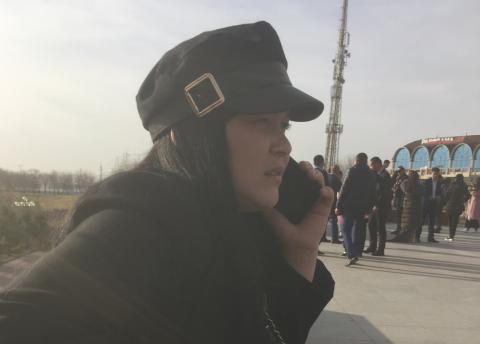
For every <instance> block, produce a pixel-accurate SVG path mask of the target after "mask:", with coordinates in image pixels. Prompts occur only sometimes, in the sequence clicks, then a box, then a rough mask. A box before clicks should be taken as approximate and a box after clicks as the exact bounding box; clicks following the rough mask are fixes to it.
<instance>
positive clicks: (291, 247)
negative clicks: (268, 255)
mask: <svg viewBox="0 0 480 344" xmlns="http://www.w3.org/2000/svg"><path fill="white" fill-rule="evenodd" d="M299 165H300V168H301V169H302V170H304V171H305V173H306V174H307V176H308V177H309V178H310V179H312V180H315V181H316V182H318V185H319V187H322V186H324V185H325V181H324V179H323V175H322V173H320V172H319V171H317V170H315V169H314V168H313V167H312V165H311V164H310V163H308V162H305V161H302V162H300V163H299ZM332 202H333V190H332V189H331V188H329V187H322V188H321V190H320V196H319V198H318V199H317V201H316V202H315V203H314V204H313V206H312V209H311V210H310V212H309V213H308V214H307V215H306V216H305V217H304V218H303V220H302V221H301V222H300V223H299V224H297V225H295V224H293V223H291V222H290V221H288V219H287V218H286V217H285V216H284V215H283V214H282V213H280V212H279V211H278V210H277V209H275V208H272V209H269V210H268V211H265V212H264V218H265V220H266V221H267V222H268V223H269V224H270V226H271V227H272V229H273V232H274V234H275V236H276V237H277V238H278V239H279V241H280V243H281V245H282V251H283V256H284V257H285V259H286V260H287V262H288V263H289V264H290V265H291V266H292V267H293V268H294V269H295V270H297V271H298V272H299V273H300V274H302V275H303V276H304V277H305V278H306V279H307V280H309V281H313V277H314V273H315V265H316V260H317V254H318V244H319V242H320V240H321V238H322V236H323V234H324V233H325V230H326V227H327V222H328V217H329V215H330V211H331V206H332Z"/></svg>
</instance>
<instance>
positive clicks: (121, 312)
mask: <svg viewBox="0 0 480 344" xmlns="http://www.w3.org/2000/svg"><path fill="white" fill-rule="evenodd" d="M286 66H287V62H286V59H285V56H284V54H283V50H282V47H281V44H280V41H279V39H278V36H277V34H276V32H275V31H274V29H273V28H272V27H271V26H270V25H269V24H268V23H265V22H259V23H255V24H248V25H240V26H233V27H228V28H223V29H219V30H215V31H210V32H205V33H202V34H200V35H198V36H196V37H194V38H192V39H190V40H188V41H185V42H183V43H181V44H180V45H178V46H176V47H175V48H173V49H172V50H170V51H169V52H167V53H166V54H165V55H164V56H163V57H162V59H160V61H159V62H158V63H157V64H156V66H155V67H154V68H153V70H152V71H151V72H150V74H149V75H148V76H147V78H146V80H145V81H144V83H143V84H142V86H141V88H140V91H139V94H138V95H137V106H138V110H139V113H140V117H141V119H142V122H143V125H144V127H145V128H146V129H147V130H148V131H149V132H150V135H151V136H152V140H153V142H154V145H153V148H152V150H151V151H150V153H149V154H148V156H147V157H146V159H145V160H144V161H143V162H142V163H141V164H140V165H139V166H138V168H137V169H136V170H135V171H130V172H126V173H120V174H118V175H115V176H112V177H110V178H108V179H107V180H105V181H102V182H101V183H99V184H97V185H96V186H95V187H93V188H92V189H91V190H89V192H87V194H86V195H85V196H84V197H83V199H82V200H81V202H80V203H79V204H78V205H77V207H76V209H75V211H74V212H73V215H72V217H71V221H70V223H69V225H68V226H67V228H66V230H65V234H66V237H65V239H64V240H63V241H62V242H61V243H60V244H59V245H58V246H57V247H56V248H55V249H54V250H53V251H52V252H50V253H49V254H47V255H46V256H45V257H44V258H43V259H42V260H41V261H40V262H39V263H38V264H36V265H35V266H34V267H33V269H32V270H31V271H30V272H29V273H28V274H27V275H25V276H23V277H22V278H21V279H18V280H17V281H15V283H13V284H12V285H11V286H9V288H8V289H7V290H6V291H5V292H4V293H3V294H1V295H0V301H1V302H0V338H2V342H3V340H4V341H5V342H6V343H30V342H35V343H49V344H52V343H284V342H286V343H289V344H290V343H304V342H305V340H306V337H307V334H308V330H309V328H310V326H311V325H312V324H313V322H314V321H315V319H316V318H317V316H318V315H319V313H320V312H321V310H322V309H323V308H324V307H325V305H326V304H327V303H328V301H329V300H330V299H331V297H332V295H333V287H334V282H333V279H332V278H331V275H330V273H329V272H328V271H327V270H326V268H325V266H324V265H323V264H322V263H321V262H320V261H318V260H317V249H318V242H319V241H320V238H321V237H322V235H323V232H324V230H325V226H326V223H327V220H328V215H329V212H330V206H331V202H332V199H333V194H332V191H331V189H329V188H323V189H322V190H321V192H320V197H319V199H318V200H317V202H316V203H315V204H314V205H313V206H312V209H311V210H310V212H309V213H308V214H307V215H306V216H305V218H304V219H303V220H302V221H301V222H300V223H299V224H296V225H294V224H292V223H290V222H289V221H288V220H287V219H286V218H285V217H284V216H283V215H282V214H280V213H279V212H278V211H276V209H274V206H275V204H276V203H277V201H278V199H279V193H278V187H279V185H280V183H281V181H282V175H283V172H284V170H285V167H286V166H287V163H288V161H289V155H290V151H291V146H290V143H289V141H288V140H287V138H286V137H285V131H286V130H287V128H288V126H289V120H297V121H307V120H311V119H314V118H316V117H318V116H319V115H320V113H321V112H322V110H323V104H322V103H321V102H319V101H318V100H316V99H314V98H312V97H310V96H308V95H306V94H305V93H303V92H301V91H300V90H298V89H296V88H294V87H293V86H292V85H291V83H290V81H289V79H288V75H287V73H286ZM302 166H303V168H304V170H305V173H306V174H307V175H308V176H309V178H311V179H313V180H317V181H318V182H319V183H321V177H320V176H318V175H317V174H315V172H314V170H313V168H312V166H310V165H308V164H302Z"/></svg>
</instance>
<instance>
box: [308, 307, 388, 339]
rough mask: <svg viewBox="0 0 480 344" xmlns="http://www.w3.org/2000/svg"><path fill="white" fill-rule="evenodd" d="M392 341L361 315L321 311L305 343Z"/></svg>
mask: <svg viewBox="0 0 480 344" xmlns="http://www.w3.org/2000/svg"><path fill="white" fill-rule="evenodd" d="M319 343H322V344H324V343H332V344H333V343H335V344H344V343H345V344H346V343H349V344H350V343H356V344H366V343H382V344H389V343H393V342H392V341H391V340H389V339H388V338H387V337H386V336H385V335H384V334H383V333H382V332H380V331H379V330H378V329H377V328H376V327H375V326H373V324H372V323H371V322H370V321H368V319H367V318H365V317H364V316H362V315H358V314H348V313H340V312H333V311H323V312H322V314H321V315H320V317H319V318H318V320H317V321H316V322H315V324H314V325H313V327H312V329H311V330H310V335H309V336H308V340H307V344H319Z"/></svg>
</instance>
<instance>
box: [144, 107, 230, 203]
mask: <svg viewBox="0 0 480 344" xmlns="http://www.w3.org/2000/svg"><path fill="white" fill-rule="evenodd" d="M230 117H231V116H230V115H229V114H227V113H222V112H218V113H212V114H210V115H208V116H205V117H202V118H199V119H191V120H184V121H182V122H180V123H178V124H176V125H175V126H174V127H173V128H171V132H172V134H173V138H174V141H173V140H172V138H171V136H170V131H168V130H167V132H166V133H165V134H164V135H163V136H161V137H159V138H158V140H157V141H155V143H154V145H153V147H152V149H151V150H150V152H149V153H148V154H147V156H146V157H145V159H144V160H143V161H142V162H140V164H139V165H138V166H137V167H136V169H160V170H162V171H165V172H169V173H173V174H175V175H178V176H180V177H182V178H185V179H187V180H188V181H189V182H191V183H192V184H193V185H194V187H196V188H198V189H199V190H200V191H202V192H204V193H205V195H208V198H210V199H209V200H208V201H209V202H212V201H213V200H217V201H219V200H221V201H220V202H221V203H222V205H225V202H227V204H228V205H229V206H231V207H233V206H234V204H233V203H232V202H234V197H233V187H232V183H231V178H230V172H229V167H228V148H227V142H226V137H225V122H226V120H227V119H228V118H230ZM215 203H217V202H215Z"/></svg>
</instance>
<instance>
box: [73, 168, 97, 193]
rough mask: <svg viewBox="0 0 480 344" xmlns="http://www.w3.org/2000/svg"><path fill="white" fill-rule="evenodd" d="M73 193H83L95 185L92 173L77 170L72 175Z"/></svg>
mask: <svg viewBox="0 0 480 344" xmlns="http://www.w3.org/2000/svg"><path fill="white" fill-rule="evenodd" d="M73 177H74V184H75V191H77V192H85V191H86V190H87V189H88V188H89V187H90V186H92V185H93V184H94V183H95V176H94V175H93V174H92V173H89V172H86V171H83V170H79V171H77V172H75V174H74V176H73Z"/></svg>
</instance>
